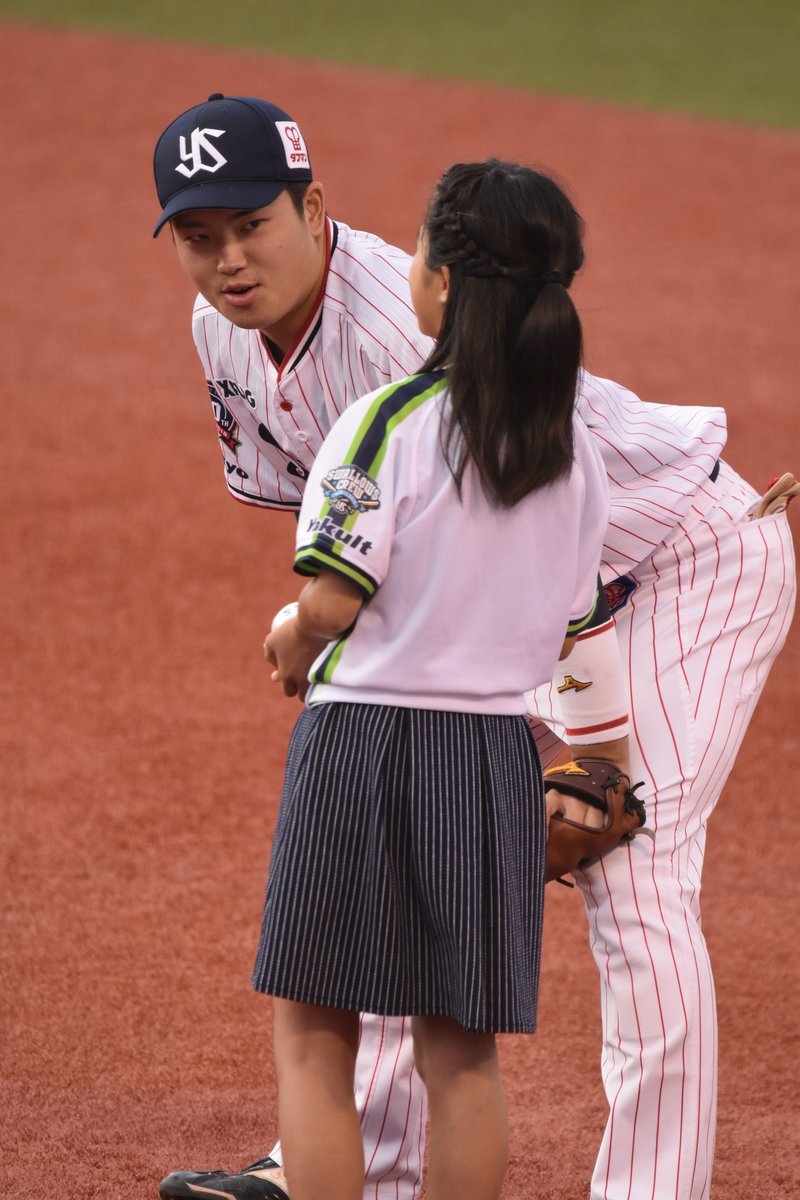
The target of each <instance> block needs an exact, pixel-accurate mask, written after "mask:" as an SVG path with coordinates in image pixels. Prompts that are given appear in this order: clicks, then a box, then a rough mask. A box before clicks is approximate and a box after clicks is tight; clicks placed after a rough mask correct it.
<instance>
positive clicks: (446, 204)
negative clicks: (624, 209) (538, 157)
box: [424, 159, 583, 507]
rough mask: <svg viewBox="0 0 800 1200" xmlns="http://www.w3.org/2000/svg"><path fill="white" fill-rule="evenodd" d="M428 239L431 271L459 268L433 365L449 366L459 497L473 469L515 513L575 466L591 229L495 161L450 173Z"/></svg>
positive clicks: (434, 204) (553, 194)
mask: <svg viewBox="0 0 800 1200" xmlns="http://www.w3.org/2000/svg"><path fill="white" fill-rule="evenodd" d="M424 232H425V237H426V241H427V264H428V266H429V267H431V268H436V267H440V266H443V265H447V266H448V267H449V268H450V289H449V294H448V300H447V305H446V308H445V313H444V321H443V325H442V329H441V332H440V334H439V338H438V340H437V343H436V346H435V347H434V350H433V352H432V353H431V355H430V357H429V358H428V361H427V363H426V364H425V368H426V369H432V368H436V367H442V366H446V367H447V368H448V378H449V390H450V397H451V403H452V421H451V423H450V425H449V426H448V427H446V428H445V429H443V448H444V452H445V454H446V455H447V459H448V462H449V463H450V467H451V470H452V471H453V475H454V477H455V479H456V483H457V484H458V486H459V489H460V487H461V483H462V480H463V477H464V471H465V470H466V467H467V464H468V463H469V462H470V461H471V462H473V463H474V464H475V467H476V469H477V471H478V473H479V475H480V478H481V481H482V484H483V486H484V488H485V489H486V490H487V492H489V493H490V494H491V495H493V496H494V498H495V499H496V500H497V501H498V502H499V503H500V504H501V505H503V506H504V507H511V506H512V505H514V504H517V503H518V502H519V501H520V500H522V499H523V497H525V496H527V495H528V494H529V493H530V492H532V491H535V490H536V489H538V488H541V487H544V486H546V485H547V484H549V483H553V482H555V480H557V479H559V478H561V477H562V476H564V475H566V474H567V473H568V472H569V470H570V467H571V465H572V458H573V447H572V410H573V406H574V402H575V390H576V387H577V381H578V371H579V369H580V363H581V353H582V332H581V323H580V319H579V317H578V314H577V311H576V309H575V306H574V305H573V303H572V300H571V298H570V296H569V294H568V291H567V289H568V288H569V286H570V284H571V283H572V278H573V276H574V274H575V272H576V271H577V270H578V269H579V268H580V266H581V265H582V263H583V248H582V235H583V222H582V220H581V218H580V216H579V215H578V213H577V212H576V211H575V209H574V208H573V206H572V204H571V203H570V201H569V199H568V198H567V196H566V195H565V193H564V192H563V191H562V190H561V188H560V187H559V186H558V185H557V184H556V183H555V182H554V181H553V180H552V179H550V178H549V177H548V176H546V175H542V174H540V173H539V172H537V171H534V170H532V169H530V168H527V167H521V166H517V165H516V164H512V163H502V162H498V161H496V160H494V159H490V160H488V161H487V162H484V163H458V164H456V165H455V166H452V167H450V169H449V170H448V171H446V172H445V174H444V175H443V176H442V178H441V180H440V181H439V184H438V186H437V188H436V191H435V192H434V195H433V198H432V200H431V203H430V205H429V207H428V212H427V215H426V218H425V226H424Z"/></svg>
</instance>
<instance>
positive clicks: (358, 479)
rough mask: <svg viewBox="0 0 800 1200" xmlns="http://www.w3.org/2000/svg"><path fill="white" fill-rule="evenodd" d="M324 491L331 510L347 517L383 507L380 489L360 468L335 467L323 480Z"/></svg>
mask: <svg viewBox="0 0 800 1200" xmlns="http://www.w3.org/2000/svg"><path fill="white" fill-rule="evenodd" d="M322 491H323V494H324V496H325V499H326V500H327V501H328V504H329V505H330V507H331V509H332V510H333V511H334V512H335V513H341V514H343V515H344V516H347V517H349V516H352V514H353V513H356V512H366V511H367V509H368V508H380V506H381V492H380V488H379V487H378V485H377V483H376V482H375V480H374V479H372V478H371V477H370V476H369V475H367V473H366V471H362V470H361V468H360V467H354V466H346V467H335V468H334V469H333V470H332V471H329V472H328V474H327V475H326V476H325V478H324V479H323V480H322Z"/></svg>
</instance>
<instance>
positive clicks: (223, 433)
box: [206, 379, 242, 454]
mask: <svg viewBox="0 0 800 1200" xmlns="http://www.w3.org/2000/svg"><path fill="white" fill-rule="evenodd" d="M206 386H207V387H208V394H209V396H210V397H211V409H212V411H213V413H214V420H215V421H216V423H217V434H218V435H219V440H220V441H221V442H222V444H223V446H227V447H228V449H229V450H231V451H232V452H233V453H234V454H235V453H236V452H237V450H238V449H239V447H240V446H241V444H242V442H241V438H240V437H239V422H238V421H237V420H236V417H235V416H234V415H233V413H232V412H231V410H230V409H229V408H228V406H227V404H226V403H225V401H224V400H223V399H222V397H221V396H220V394H219V392H218V391H217V389H216V387H215V386H214V384H213V383H212V381H211V380H210V379H207V380H206Z"/></svg>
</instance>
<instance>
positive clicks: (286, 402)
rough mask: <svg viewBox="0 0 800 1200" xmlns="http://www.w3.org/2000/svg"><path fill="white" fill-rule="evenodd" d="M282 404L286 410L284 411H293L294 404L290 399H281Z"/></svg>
mask: <svg viewBox="0 0 800 1200" xmlns="http://www.w3.org/2000/svg"><path fill="white" fill-rule="evenodd" d="M280 406H281V408H282V409H283V411H284V412H291V411H292V404H291V402H290V401H289V400H281V405H280Z"/></svg>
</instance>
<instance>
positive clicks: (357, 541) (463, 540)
mask: <svg viewBox="0 0 800 1200" xmlns="http://www.w3.org/2000/svg"><path fill="white" fill-rule="evenodd" d="M448 411H449V393H448V389H447V373H446V372H443V371H432V372H428V373H426V374H421V375H415V376H411V377H410V378H408V379H406V380H404V381H402V382H401V383H397V384H392V385H390V386H389V387H387V388H381V389H379V390H378V391H376V392H374V393H371V394H369V395H367V396H364V397H362V399H361V400H359V401H358V402H357V403H356V404H354V405H353V406H352V407H351V408H349V409H348V410H347V412H346V413H344V415H343V416H342V417H340V418H339V420H338V421H337V423H336V425H335V426H334V427H333V429H332V431H331V433H330V434H329V435H328V437H327V438H326V440H325V442H324V443H323V446H322V449H321V450H320V453H319V455H318V456H317V459H316V461H315V463H314V466H313V468H312V470H311V474H310V477H309V480H308V484H307V487H306V491H305V495H304V497H303V506H302V509H301V512H300V522H299V526H298V531H297V554H296V558H295V569H296V570H298V571H299V572H300V573H301V574H317V572H318V571H319V570H321V569H328V570H332V571H335V572H337V573H338V574H341V575H342V576H343V577H344V578H346V579H348V580H350V581H351V582H352V583H354V584H355V585H356V586H357V587H359V588H360V589H361V590H362V591H363V592H364V594H365V596H366V597H367V599H368V603H367V604H366V605H365V606H364V607H363V608H362V610H361V612H360V614H359V617H358V620H357V621H356V624H355V626H354V628H353V629H352V631H350V632H349V633H347V634H345V635H344V636H343V637H342V638H340V639H338V640H337V641H335V642H333V643H332V644H331V645H330V646H329V647H328V649H327V650H326V651H325V652H324V654H323V655H322V656H321V657H320V659H319V660H318V661H317V663H316V664H315V665H314V667H313V668H312V671H311V676H310V678H311V679H312V681H313V682H312V687H311V689H310V691H309V694H308V697H307V702H308V703H311V704H314V703H323V702H325V701H330V700H350V701H356V702H362V703H370V704H389V705H400V706H406V707H416V708H425V709H450V710H453V711H456V712H480V713H500V714H522V713H523V712H524V711H525V708H524V702H523V693H524V691H525V689H526V687H528V686H529V685H530V684H531V683H532V682H533V681H542V682H544V681H547V680H550V679H551V678H552V675H553V671H554V670H555V666H556V662H557V660H558V655H559V653H560V651H561V645H562V642H563V640H564V637H565V636H566V634H567V632H569V633H577V632H578V631H579V630H580V629H581V628H582V627H584V626H585V625H586V624H587V622H588V620H589V618H590V617H591V615H592V613H593V612H594V608H595V602H596V595H597V572H598V567H599V561H600V547H601V544H602V538H603V534H604V533H605V530H606V525H607V518H608V487H607V484H606V478H605V472H604V470H603V464H602V462H601V460H600V456H599V454H598V453H597V451H596V450H595V448H594V446H593V442H592V438H591V437H590V436H589V434H588V433H587V431H586V429H585V428H584V427H583V425H582V424H581V422H580V421H577V420H576V421H575V427H574V447H575V461H574V463H573V466H572V470H571V471H570V473H569V474H568V475H567V476H565V477H564V478H563V479H559V480H557V481H556V482H554V483H552V484H550V485H548V486H547V487H543V488H540V489H538V490H537V491H535V492H532V493H530V494H529V495H528V496H526V497H525V498H524V499H523V500H521V501H520V502H519V503H518V504H515V505H514V506H513V507H511V508H506V509H504V508H501V507H500V506H499V505H497V504H494V503H492V502H490V501H489V500H488V499H487V498H486V495H485V493H484V491H483V489H482V487H481V485H480V482H479V479H478V476H477V472H476V471H475V469H474V468H473V467H470V468H469V469H468V470H467V471H466V473H465V475H464V479H463V481H462V487H461V494H460V496H459V493H458V490H457V488H456V484H455V481H454V479H453V476H452V473H451V470H450V467H449V465H448V463H447V461H446V459H445V456H444V454H443V452H442V448H441V438H442V433H441V429H442V421H443V420H445V421H446V420H447V414H448ZM545 575H546V577H547V586H546V587H543V586H542V580H543V578H544V577H545ZM476 580H479V581H480V582H479V584H478V586H476ZM454 623H455V627H456V629H457V635H456V636H454ZM465 648H468V649H465Z"/></svg>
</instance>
